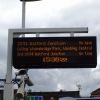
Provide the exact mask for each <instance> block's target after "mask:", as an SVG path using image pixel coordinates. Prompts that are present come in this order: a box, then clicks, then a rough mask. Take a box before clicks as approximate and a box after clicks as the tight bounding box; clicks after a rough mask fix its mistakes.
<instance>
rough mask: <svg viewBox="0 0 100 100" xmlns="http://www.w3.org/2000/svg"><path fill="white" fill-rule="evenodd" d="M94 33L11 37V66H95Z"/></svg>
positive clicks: (20, 67) (19, 67) (17, 67)
mask: <svg viewBox="0 0 100 100" xmlns="http://www.w3.org/2000/svg"><path fill="white" fill-rule="evenodd" d="M96 48H97V47H96V37H95V36H88V37H38V38H36V37H25V38H13V54H12V55H13V66H14V67H15V68H16V69H22V68H26V69H27V68H32V69H34V68H95V67H96V65H97V49H96Z"/></svg>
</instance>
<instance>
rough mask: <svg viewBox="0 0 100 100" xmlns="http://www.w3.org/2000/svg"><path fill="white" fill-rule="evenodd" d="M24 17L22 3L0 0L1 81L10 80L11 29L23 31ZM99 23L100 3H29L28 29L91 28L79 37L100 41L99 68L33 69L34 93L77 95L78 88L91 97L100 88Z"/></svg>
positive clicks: (68, 0)
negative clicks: (2, 79)
mask: <svg viewBox="0 0 100 100" xmlns="http://www.w3.org/2000/svg"><path fill="white" fill-rule="evenodd" d="M21 17H22V3H21V2H20V1H19V0H9V1H8V0H0V72H1V74H0V78H5V76H6V69H7V43H8V29H13V28H14V29H15V28H21V22H22V21H21ZM99 20H100V0H42V1H38V2H27V3H26V28H61V27H62V28H68V27H88V29H89V31H88V33H85V34H84V33H83V34H82V33H81V34H80V33H79V34H75V36H96V37H97V66H96V68H89V69H30V70H29V71H28V73H29V76H30V78H31V79H32V81H33V82H34V86H32V87H29V88H30V89H32V91H59V90H61V89H62V90H65V91H77V90H78V87H77V85H81V96H90V93H91V92H92V91H94V90H95V89H97V88H100V45H99V42H100V35H99V31H100V21H99ZM65 35H66V34H60V35H59V36H65ZM40 36H42V35H40ZM43 36H44V35H43ZM46 36H51V35H46ZM52 36H56V35H55V34H54V35H52ZM57 36H58V35H57ZM12 71H13V77H14V75H15V72H16V71H18V70H16V69H14V68H13V70H12Z"/></svg>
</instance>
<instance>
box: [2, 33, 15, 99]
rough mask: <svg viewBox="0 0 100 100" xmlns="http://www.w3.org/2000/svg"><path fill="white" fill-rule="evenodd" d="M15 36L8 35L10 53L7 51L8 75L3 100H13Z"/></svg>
mask: <svg viewBox="0 0 100 100" xmlns="http://www.w3.org/2000/svg"><path fill="white" fill-rule="evenodd" d="M12 39H13V34H12V33H10V32H9V33H8V51H7V74H6V82H5V85H4V94H3V100H13V99H14V98H13V84H12V43H13V40H12Z"/></svg>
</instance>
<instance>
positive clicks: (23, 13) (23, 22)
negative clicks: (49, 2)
mask: <svg viewBox="0 0 100 100" xmlns="http://www.w3.org/2000/svg"><path fill="white" fill-rule="evenodd" d="M25 7H26V2H25V0H23V1H22V28H25Z"/></svg>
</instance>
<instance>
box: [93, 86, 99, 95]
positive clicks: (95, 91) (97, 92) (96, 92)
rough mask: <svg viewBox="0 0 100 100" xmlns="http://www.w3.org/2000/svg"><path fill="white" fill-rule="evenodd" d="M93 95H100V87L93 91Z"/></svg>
mask: <svg viewBox="0 0 100 100" xmlns="http://www.w3.org/2000/svg"><path fill="white" fill-rule="evenodd" d="M91 96H100V88H98V89H96V90H94V91H93V92H91Z"/></svg>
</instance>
